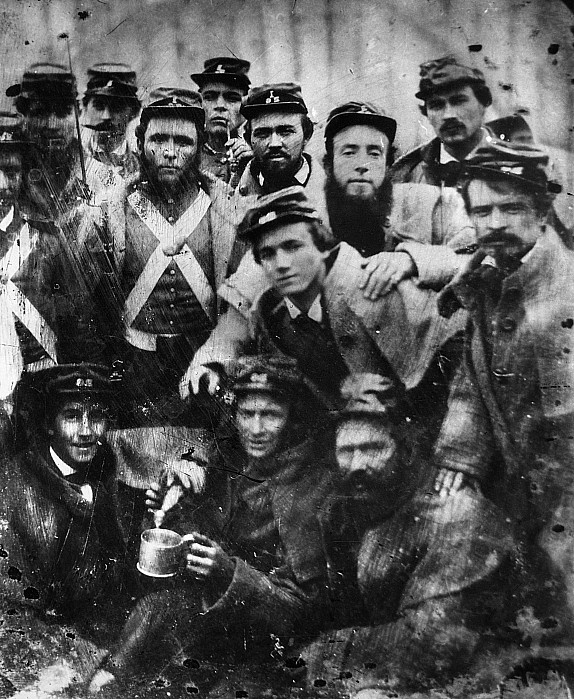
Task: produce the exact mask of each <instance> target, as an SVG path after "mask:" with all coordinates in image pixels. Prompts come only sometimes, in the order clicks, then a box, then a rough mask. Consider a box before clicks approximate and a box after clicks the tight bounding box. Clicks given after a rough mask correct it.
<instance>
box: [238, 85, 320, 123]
mask: <svg viewBox="0 0 574 699" xmlns="http://www.w3.org/2000/svg"><path fill="white" fill-rule="evenodd" d="M261 112H293V113H296V114H307V105H306V104H305V100H304V99H303V95H302V94H301V86H300V85H296V84H295V83H274V84H265V85H259V86H258V87H253V88H251V90H250V91H249V94H248V95H247V99H246V100H245V103H244V104H243V105H242V107H241V113H242V114H243V116H244V117H245V118H246V119H251V118H252V117H253V116H255V115H256V114H259V113H261Z"/></svg>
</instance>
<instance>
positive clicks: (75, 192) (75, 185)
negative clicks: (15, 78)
mask: <svg viewBox="0 0 574 699" xmlns="http://www.w3.org/2000/svg"><path fill="white" fill-rule="evenodd" d="M6 94H7V95H8V96H9V97H15V99H14V106H15V108H16V110H17V111H18V112H19V113H20V114H22V116H23V124H24V132H25V134H26V137H27V138H28V140H30V141H31V142H32V143H33V144H34V145H35V149H34V150H33V151H32V152H31V156H30V168H29V170H28V172H27V173H26V176H25V180H24V183H23V185H24V186H23V195H24V196H23V200H22V208H23V210H24V211H25V213H26V214H29V215H30V216H32V217H33V218H35V219H42V220H49V221H55V222H61V223H67V224H70V231H69V233H70V235H73V230H72V229H73V225H72V224H71V221H72V220H73V219H74V217H75V215H76V214H77V213H78V210H79V208H81V205H82V203H85V202H86V201H89V200H90V198H91V194H92V193H91V192H89V191H88V188H87V187H86V184H85V182H84V181H83V174H82V170H81V159H80V148H81V144H80V142H79V138H78V134H77V130H76V118H75V113H74V111H75V109H76V108H77V103H76V100H77V97H78V94H77V90H76V78H75V77H74V76H73V75H72V73H70V72H69V71H68V70H67V69H66V68H64V67H63V66H60V65H55V64H52V63H35V64H34V65H32V66H30V67H29V68H28V69H27V70H26V71H25V72H24V75H23V77H22V81H21V82H20V83H19V84H17V85H12V86H11V87H9V88H8V89H7V90H6ZM94 167H103V166H100V165H99V164H98V163H94Z"/></svg>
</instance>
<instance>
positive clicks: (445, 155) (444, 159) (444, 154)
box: [438, 126, 488, 165]
mask: <svg viewBox="0 0 574 699" xmlns="http://www.w3.org/2000/svg"><path fill="white" fill-rule="evenodd" d="M480 130H481V133H482V138H481V139H480V141H479V142H478V143H477V145H476V146H475V147H474V148H473V149H472V150H471V151H470V153H469V154H468V155H467V156H466V157H465V160H470V158H472V156H473V155H474V154H475V153H476V151H477V150H478V149H479V148H480V147H481V146H482V145H483V144H484V141H485V140H486V137H487V136H488V131H487V130H486V129H485V128H484V126H481V127H480ZM438 161H439V163H442V164H443V165H444V164H445V163H453V162H454V163H459V162H460V160H457V159H456V158H455V157H454V156H452V155H451V154H450V153H449V152H448V151H447V150H446V148H445V147H444V143H443V142H442V141H441V144H440V153H439V156H438Z"/></svg>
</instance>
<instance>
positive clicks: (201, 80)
mask: <svg viewBox="0 0 574 699" xmlns="http://www.w3.org/2000/svg"><path fill="white" fill-rule="evenodd" d="M189 77H190V78H191V79H192V80H193V82H194V83H196V84H197V85H199V87H203V86H204V85H205V84H206V83H225V84H226V85H234V86H237V87H240V88H242V89H243V90H245V91H246V92H247V90H249V86H250V85H251V80H249V78H248V77H247V76H246V75H242V74H241V73H192V74H191V75H190V76H189Z"/></svg>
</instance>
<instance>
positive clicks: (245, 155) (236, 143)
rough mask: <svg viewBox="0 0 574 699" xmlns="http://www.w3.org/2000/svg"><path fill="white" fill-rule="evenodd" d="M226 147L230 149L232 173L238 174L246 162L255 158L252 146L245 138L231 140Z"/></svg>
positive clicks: (228, 152)
mask: <svg viewBox="0 0 574 699" xmlns="http://www.w3.org/2000/svg"><path fill="white" fill-rule="evenodd" d="M225 147H226V148H227V149H228V151H227V154H228V157H229V167H230V168H231V171H232V172H237V170H239V169H241V167H242V166H243V164H244V163H245V162H247V161H248V160H251V158H252V157H253V151H252V150H251V146H250V145H249V143H247V141H246V140H245V139H244V138H230V139H229V141H227V142H226V144H225Z"/></svg>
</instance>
